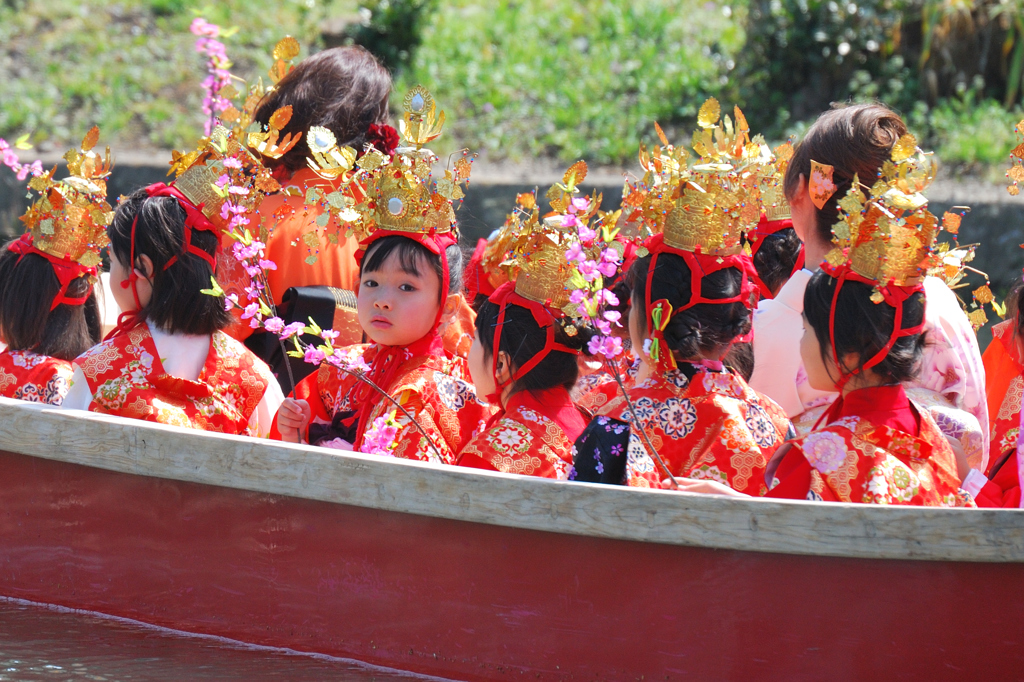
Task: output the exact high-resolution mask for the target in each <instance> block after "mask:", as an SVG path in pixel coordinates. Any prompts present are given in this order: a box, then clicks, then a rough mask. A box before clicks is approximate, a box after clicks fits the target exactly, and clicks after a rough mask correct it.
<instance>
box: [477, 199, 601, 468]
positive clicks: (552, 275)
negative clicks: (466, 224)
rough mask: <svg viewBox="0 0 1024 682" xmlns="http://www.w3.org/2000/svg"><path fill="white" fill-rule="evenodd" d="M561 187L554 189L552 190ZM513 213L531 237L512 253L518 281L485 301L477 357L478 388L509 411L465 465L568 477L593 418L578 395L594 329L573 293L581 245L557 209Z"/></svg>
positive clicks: (492, 425) (496, 420) (493, 422)
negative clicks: (543, 213)
mask: <svg viewBox="0 0 1024 682" xmlns="http://www.w3.org/2000/svg"><path fill="white" fill-rule="evenodd" d="M557 191H558V189H557V187H555V188H552V191H551V192H549V196H557V194H554V193H557ZM566 196H571V193H568V194H567V195H566ZM578 201H579V200H578ZM580 203H582V202H580ZM552 204H553V207H555V205H556V204H558V205H561V204H560V202H558V201H557V200H553V201H552ZM593 209H596V206H594V207H593ZM591 213H593V210H589V211H587V212H586V214H587V215H586V217H587V219H589V217H590V214H591ZM511 219H513V220H515V221H516V222H517V223H519V222H522V223H523V224H521V225H518V227H517V229H516V233H517V234H521V235H524V236H523V237H522V238H521V239H519V240H516V241H515V243H513V244H511V245H510V250H509V253H508V257H509V260H510V261H512V262H514V263H515V265H514V266H513V267H514V269H515V270H516V273H515V275H514V277H513V280H514V281H511V282H506V283H504V284H502V285H500V286H499V287H498V288H497V289H496V290H495V291H494V292H493V293H492V294H491V295H490V296H489V297H488V299H487V300H486V301H484V302H483V303H481V304H480V307H479V309H478V310H477V318H476V335H475V337H474V340H473V346H472V348H471V349H470V355H469V370H470V373H471V375H472V377H473V384H474V385H475V386H476V390H477V394H478V395H482V396H486V399H487V401H488V402H489V403H491V404H492V405H494V406H495V407H497V408H499V411H498V413H497V414H495V415H494V416H493V417H492V418H491V420H490V422H488V424H487V428H486V429H485V430H484V431H482V432H481V433H479V434H477V435H476V436H475V437H474V438H473V439H472V440H471V441H470V442H469V443H468V444H467V445H466V446H465V447H464V448H463V449H462V452H461V453H459V461H458V463H459V464H460V465H462V466H469V467H475V468H479V469H490V470H492V471H503V472H506V473H514V474H524V475H527V476H540V477H544V478H557V479H562V480H564V479H566V478H568V475H569V471H570V469H571V468H572V447H573V441H575V440H576V438H577V437H578V436H579V435H580V434H581V433H582V432H583V429H584V427H586V425H587V422H588V421H589V420H590V416H591V415H590V414H589V413H588V412H584V411H581V410H580V409H579V408H577V406H576V405H575V404H574V402H573V399H572V397H571V395H570V391H571V390H572V389H573V386H574V385H575V384H576V381H577V379H578V377H579V364H578V358H579V356H580V353H581V351H582V350H583V349H584V348H585V347H587V345H588V342H589V340H590V338H591V336H592V334H593V331H592V330H591V329H590V328H589V327H588V326H586V325H585V324H584V323H583V322H582V321H581V320H579V319H578V318H579V311H578V306H574V305H573V304H572V303H571V302H570V298H569V291H568V282H569V277H570V273H571V272H572V269H571V268H570V267H569V263H568V262H567V258H566V252H567V250H568V249H569V248H570V245H572V248H573V249H574V250H579V249H580V248H581V247H580V244H579V242H578V240H577V239H576V235H573V234H571V232H569V230H571V229H572V228H571V227H570V228H566V227H564V226H563V220H564V219H565V216H563V215H559V214H558V213H557V209H556V214H555V215H551V216H548V217H547V218H545V219H544V220H543V221H541V220H540V219H539V211H538V210H537V209H536V208H534V209H533V210H532V211H531V212H530V214H529V217H528V218H527V219H526V220H525V221H520V217H519V216H518V215H513V216H512V217H511ZM576 220H579V218H576Z"/></svg>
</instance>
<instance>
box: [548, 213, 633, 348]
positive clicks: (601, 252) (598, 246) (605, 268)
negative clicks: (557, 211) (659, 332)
mask: <svg viewBox="0 0 1024 682" xmlns="http://www.w3.org/2000/svg"><path fill="white" fill-rule="evenodd" d="M590 201H591V199H590V198H589V197H585V196H584V197H576V198H574V199H572V201H570V202H569V209H568V212H567V213H566V214H565V216H564V217H563V218H562V226H563V227H569V228H572V227H575V228H576V230H577V234H578V235H579V243H573V244H571V245H570V246H569V248H568V249H567V250H566V253H565V258H566V260H567V261H568V262H569V265H570V266H571V267H572V268H573V270H572V273H571V274H570V277H569V286H570V287H571V288H572V290H573V291H572V293H571V294H570V298H569V301H570V302H571V303H572V304H573V305H575V306H576V309H577V310H578V311H579V314H580V317H581V318H582V319H583V320H584V321H585V322H586V323H587V324H588V325H590V326H592V327H593V328H594V329H596V330H597V331H598V334H597V335H595V336H594V337H593V338H591V339H590V342H589V344H588V350H590V353H591V354H592V355H601V356H603V357H604V358H605V359H606V360H613V359H614V358H615V357H617V356H618V355H621V354H622V340H621V339H619V338H618V337H616V336H613V335H612V325H616V326H621V318H622V314H621V313H620V312H619V311H617V310H609V309H608V306H617V305H619V298H618V296H616V295H615V294H614V293H613V292H612V291H611V290H610V289H606V288H605V286H604V283H605V280H606V279H611V278H612V277H614V276H615V274H616V273H617V272H618V271H619V267H620V265H621V263H620V258H619V252H618V251H616V250H615V249H613V248H611V243H612V241H613V240H614V239H615V235H616V234H617V233H618V228H616V227H614V226H610V225H608V224H607V223H603V222H601V223H599V224H598V226H597V228H598V229H596V230H595V229H593V228H591V227H590V226H588V225H587V224H586V222H584V221H581V220H580V219H579V216H580V214H584V215H585V214H586V213H587V212H588V210H589V208H590Z"/></svg>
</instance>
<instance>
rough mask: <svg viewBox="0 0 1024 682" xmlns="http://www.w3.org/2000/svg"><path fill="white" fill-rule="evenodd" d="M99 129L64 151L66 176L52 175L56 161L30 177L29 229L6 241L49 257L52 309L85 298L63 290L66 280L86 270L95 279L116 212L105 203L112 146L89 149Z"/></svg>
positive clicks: (13, 247)
mask: <svg viewBox="0 0 1024 682" xmlns="http://www.w3.org/2000/svg"><path fill="white" fill-rule="evenodd" d="M99 135H100V131H99V128H96V127H93V128H92V129H91V130H90V131H89V132H88V133H87V134H86V136H85V139H84V140H82V147H81V149H80V150H74V149H72V150H70V151H68V153H67V154H65V155H64V159H65V161H67V163H68V172H69V173H70V175H69V176H68V177H66V178H64V179H63V180H54V179H53V176H54V173H55V172H56V170H57V167H56V166H54V168H53V169H52V170H50V172H49V173H46V174H44V175H41V176H39V177H35V178H32V180H31V181H30V182H29V188H30V189H32V190H35V191H37V192H39V193H40V195H41V196H40V197H39V199H37V200H36V201H35V203H33V204H32V206H30V207H29V209H28V210H27V211H26V212H25V215H23V216H22V217H21V221H22V222H23V223H24V224H25V227H26V229H27V232H26V233H25V234H24V235H22V237H21V238H20V239H18V240H17V241H15V242H13V243H12V244H11V245H10V246H9V247H8V249H9V250H11V251H13V252H15V253H18V254H21V255H22V256H24V255H25V254H28V253H34V254H37V255H40V256H42V257H43V258H45V259H46V260H48V261H49V262H50V265H51V266H52V267H53V271H54V273H55V274H56V275H57V279H58V280H59V281H60V284H61V288H60V291H59V292H58V293H57V295H56V297H54V300H53V302H52V304H51V306H50V309H51V310H52V309H54V308H56V307H57V306H58V305H60V304H62V303H63V304H67V305H81V304H83V303H85V301H86V300H87V298H88V296H84V297H80V298H68V297H67V296H66V292H67V288H68V285H70V284H71V282H73V281H74V280H75V279H78V278H79V277H85V276H88V277H90V278H91V279H92V280H93V281H95V278H96V277H97V274H98V269H97V268H98V266H99V264H100V261H101V259H100V250H101V249H103V248H104V247H105V246H106V245H107V244H108V243H109V240H108V239H107V226H108V225H109V224H110V221H111V220H112V219H113V215H114V214H113V211H112V210H111V207H110V204H108V203H107V178H108V177H109V176H110V169H111V162H110V149H109V148H107V150H106V153H105V154H104V156H103V157H101V156H100V155H99V154H97V153H96V152H94V151H92V149H93V147H95V146H96V142H97V141H98V140H99Z"/></svg>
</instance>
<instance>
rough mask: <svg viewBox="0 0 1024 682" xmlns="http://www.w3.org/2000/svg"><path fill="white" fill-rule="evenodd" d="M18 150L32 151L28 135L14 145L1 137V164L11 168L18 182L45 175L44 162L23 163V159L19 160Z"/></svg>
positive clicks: (20, 138)
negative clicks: (29, 177)
mask: <svg viewBox="0 0 1024 682" xmlns="http://www.w3.org/2000/svg"><path fill="white" fill-rule="evenodd" d="M16 149H23V150H25V149H32V145H31V144H29V141H28V133H26V134H24V135H22V136H21V137H19V138H18V139H17V140H15V142H14V144H13V145H11V143H9V142H8V141H7V140H5V139H3V138H2V137H0V163H3V165H5V166H7V167H8V168H10V169H11V170H12V171H14V172H15V174H16V175H17V176H18V182H24V180H25V178H27V177H28V176H30V175H31V176H32V177H34V178H38V177H39V176H40V175H42V174H43V162H42V161H38V160H37V161H33V162H32V163H22V162H21V159H19V158H18V152H17V151H15V150H16Z"/></svg>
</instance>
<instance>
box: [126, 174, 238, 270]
mask: <svg viewBox="0 0 1024 682" xmlns="http://www.w3.org/2000/svg"><path fill="white" fill-rule="evenodd" d="M146 194H148V195H149V196H151V197H174V198H175V199H177V200H178V205H180V206H181V207H182V208H183V209H185V235H184V240H183V243H184V248H183V249H182V252H181V255H183V256H184V255H185V254H187V253H191V254H192V255H194V256H199V257H200V258H202V259H203V260H205V261H206V262H207V263H209V264H210V267H211V268H213V269H214V270H216V269H217V258H216V256H211V255H210V254H208V253H207V252H206V251H203V250H202V249H200V248H199V247H198V246H196V245H194V244H193V243H192V230H203V231H206V232H211V233H213V236H215V237H216V238H217V248H218V249H220V230H218V229H217V228H216V227H215V226H214V224H213V223H212V222H210V219H209V218H207V217H206V215H204V214H203V205H202V204H200V205H199V206H196V205H195V204H193V203H192V201H191V200H189V198H188V197H186V196H185V195H184V194H182V193H181V190H179V189H178V188H177V187H174V186H173V185H165V184H164V183H162V182H158V183H156V184H153V185H150V186H149V187H147V188H146ZM138 219H139V217H138V215H136V216H135V220H136V221H137V220H138ZM134 244H135V225H134V223H133V224H132V245H133V246H134ZM177 260H178V256H172V257H171V259H170V260H169V261H167V263H165V264H164V270H166V269H167V268H169V267H171V266H172V265H174V263H176V262H177ZM132 263H133V265H134V261H133V262H132Z"/></svg>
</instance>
